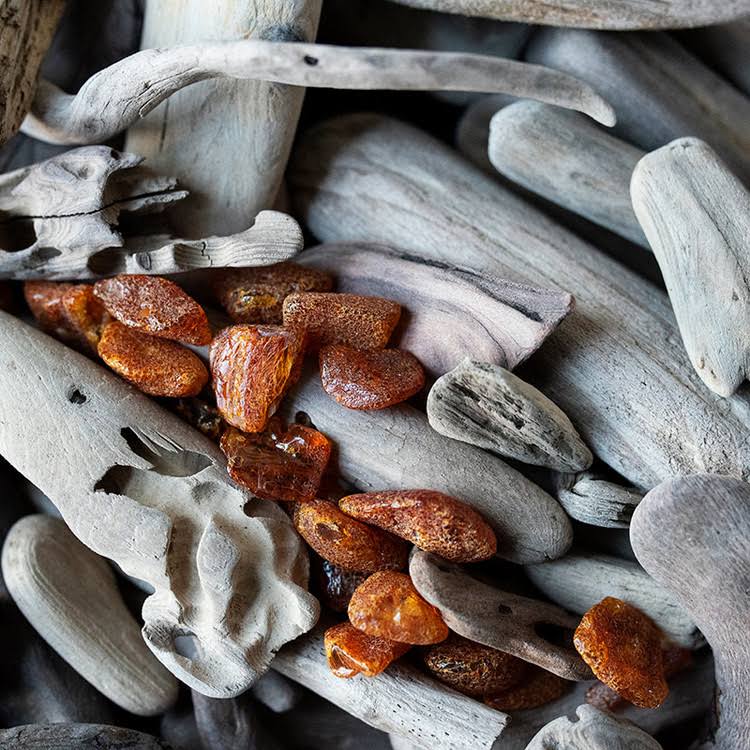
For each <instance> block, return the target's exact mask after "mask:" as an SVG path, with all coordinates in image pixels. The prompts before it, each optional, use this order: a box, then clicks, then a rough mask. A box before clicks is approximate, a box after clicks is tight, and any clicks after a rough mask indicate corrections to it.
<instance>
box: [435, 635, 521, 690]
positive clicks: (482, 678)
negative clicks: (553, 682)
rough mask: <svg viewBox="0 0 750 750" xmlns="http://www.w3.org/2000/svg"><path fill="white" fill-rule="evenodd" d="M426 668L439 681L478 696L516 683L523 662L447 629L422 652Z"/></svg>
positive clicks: (518, 680) (519, 678)
mask: <svg viewBox="0 0 750 750" xmlns="http://www.w3.org/2000/svg"><path fill="white" fill-rule="evenodd" d="M424 663H425V666H426V667H427V669H428V670H429V671H430V672H431V673H432V674H433V675H434V676H435V677H436V678H437V679H438V680H440V681H441V682H444V683H445V684H446V685H449V686H450V687H452V688H453V689H454V690H458V691H459V692H461V693H465V694H466V695H471V696H473V697H475V698H481V697H482V696H484V695H486V694H488V693H500V692H502V691H504V690H508V689H509V688H511V687H513V686H514V685H516V684H518V683H519V682H520V681H521V679H522V678H523V677H524V676H525V675H526V672H527V666H528V665H527V663H526V662H525V661H522V660H521V659H517V658H516V657H515V656H511V655H510V654H506V653H504V652H503V651H498V650H497V649H495V648H490V647H489V646H483V645H482V644H480V643H475V642H474V641H470V640H468V639H467V638H463V637H462V636H460V635H456V634H455V633H451V634H450V635H449V636H448V639H447V640H445V641H443V642H442V643H438V644H436V645H434V646H430V648H429V649H428V650H427V652H426V653H425V655H424Z"/></svg>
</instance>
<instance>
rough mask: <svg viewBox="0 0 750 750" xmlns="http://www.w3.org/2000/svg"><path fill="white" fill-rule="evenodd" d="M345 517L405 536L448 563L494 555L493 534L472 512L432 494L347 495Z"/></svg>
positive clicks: (343, 501)
mask: <svg viewBox="0 0 750 750" xmlns="http://www.w3.org/2000/svg"><path fill="white" fill-rule="evenodd" d="M339 507H340V508H341V510H343V511H344V513H346V514H348V515H350V516H354V518H358V519H359V520H360V521H365V522H367V523H370V524H374V525H375V526H379V527H380V528H381V529H386V530H387V531H390V532H392V533H393V534H396V535H397V536H400V537H403V538H404V539H407V540H408V541H410V542H412V544H415V545H416V546H417V547H419V548H420V549H424V550H427V551H428V552H434V553H435V554H436V555H440V557H444V558H445V559H446V560H452V561H453V562H459V563H467V562H476V561H478V560H486V559H487V558H489V557H492V556H493V555H494V554H495V552H496V550H497V541H496V539H495V532H494V531H493V530H492V529H491V528H490V526H489V525H488V524H487V522H486V521H485V520H484V519H483V518H482V517H481V516H480V515H479V513H477V512H476V511H475V510H474V509H473V508H471V507H469V506H468V505H466V503H462V502H461V501H460V500H457V499H456V498H454V497H451V496H450V495H444V494H443V493H442V492H436V491H435V490H385V491H383V492H366V493H364V494H361V495H349V496H348V497H344V498H342V499H341V500H340V501H339Z"/></svg>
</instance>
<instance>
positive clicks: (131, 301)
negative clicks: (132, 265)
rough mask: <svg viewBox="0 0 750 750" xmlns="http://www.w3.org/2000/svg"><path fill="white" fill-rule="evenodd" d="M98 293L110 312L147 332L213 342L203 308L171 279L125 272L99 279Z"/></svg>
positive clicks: (191, 342)
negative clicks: (109, 277)
mask: <svg viewBox="0 0 750 750" xmlns="http://www.w3.org/2000/svg"><path fill="white" fill-rule="evenodd" d="M94 294H95V295H96V296H97V297H98V298H99V299H100V300H101V301H102V304H103V305H104V307H106V308H107V312H108V313H109V314H110V315H112V316H113V317H114V318H116V319H117V320H119V321H120V322H121V323H124V324H125V325H126V326H130V327H131V328H137V329H138V330H139V331H142V332H143V333H148V334H150V335H152V336H159V337H161V338H165V339H175V340H176V341H183V342H184V343H186V344H195V345H197V346H202V345H204V344H208V343H209V342H210V341H211V328H210V326H209V325H208V318H206V313H205V312H204V310H203V308H202V307H201V306H200V305H199V304H198V303H197V302H196V301H195V300H194V299H193V298H192V297H190V296H189V295H187V294H185V292H183V291H182V289H180V287H178V286H177V284H175V283H174V282H172V281H169V280H168V279H163V278H161V277H160V276H144V275H143V274H132V275H127V274H121V275H120V276H115V277H114V278H111V279H102V280H101V281H97V282H96V284H94Z"/></svg>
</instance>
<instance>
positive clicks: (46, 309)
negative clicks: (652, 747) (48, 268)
mask: <svg viewBox="0 0 750 750" xmlns="http://www.w3.org/2000/svg"><path fill="white" fill-rule="evenodd" d="M72 287H73V284H66V283H59V282H55V281H26V282H24V285H23V296H24V299H25V300H26V304H27V305H28V306H29V309H30V310H31V313H32V315H33V316H34V318H36V321H37V323H39V327H40V328H41V329H42V330H43V331H44V332H45V333H49V334H50V335H51V336H54V337H55V338H58V339H61V340H62V341H70V340H71V335H70V330H69V328H68V321H67V319H66V317H65V311H64V309H63V305H62V298H63V295H64V294H65V292H67V291H68V290H69V289H71V288H72Z"/></svg>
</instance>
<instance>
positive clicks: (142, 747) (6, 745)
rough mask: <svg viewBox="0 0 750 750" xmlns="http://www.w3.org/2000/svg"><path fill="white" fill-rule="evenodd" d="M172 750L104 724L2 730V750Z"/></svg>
mask: <svg viewBox="0 0 750 750" xmlns="http://www.w3.org/2000/svg"><path fill="white" fill-rule="evenodd" d="M70 748H76V750H169V748H168V746H167V745H165V744H164V743H163V742H162V741H161V740H159V739H157V738H156V737H152V736H151V735H150V734H143V733H142V732H136V731H135V730H134V729H121V728H120V727H110V726H107V725H105V724H26V725H24V726H20V727H13V728H12V729H0V750H69V749H70Z"/></svg>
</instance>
